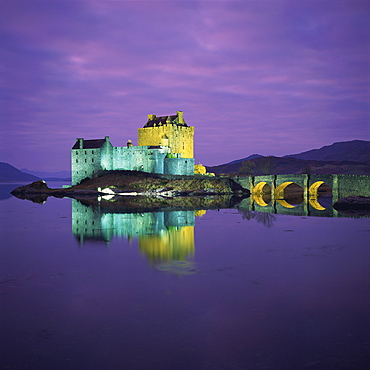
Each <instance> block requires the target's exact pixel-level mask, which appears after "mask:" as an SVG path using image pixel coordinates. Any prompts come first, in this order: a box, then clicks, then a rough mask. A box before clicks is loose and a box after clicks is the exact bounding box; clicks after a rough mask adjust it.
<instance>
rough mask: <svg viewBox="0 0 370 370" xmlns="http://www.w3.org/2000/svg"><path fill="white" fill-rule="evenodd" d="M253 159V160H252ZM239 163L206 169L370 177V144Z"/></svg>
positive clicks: (347, 144)
mask: <svg viewBox="0 0 370 370" xmlns="http://www.w3.org/2000/svg"><path fill="white" fill-rule="evenodd" d="M253 156H254V158H250V157H253ZM253 156H250V157H247V158H250V159H249V160H248V159H247V160H236V161H232V162H229V163H226V164H223V165H219V166H212V167H207V171H208V172H213V173H215V174H221V173H224V174H240V175H243V174H244V175H247V174H248V175H265V174H289V173H290V174H294V173H297V174H299V173H317V174H334V173H336V174H347V175H370V141H363V140H353V141H347V142H341V143H334V144H332V145H329V146H324V147H323V148H321V149H314V150H310V151H307V152H303V153H299V154H292V155H288V156H285V157H282V158H280V157H272V156H269V157H258V155H257V156H256V155H253Z"/></svg>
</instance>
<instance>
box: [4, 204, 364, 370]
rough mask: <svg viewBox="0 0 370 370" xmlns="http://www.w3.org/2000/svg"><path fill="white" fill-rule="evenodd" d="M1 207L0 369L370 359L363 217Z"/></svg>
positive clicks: (277, 365) (359, 364)
mask: <svg viewBox="0 0 370 370" xmlns="http://www.w3.org/2000/svg"><path fill="white" fill-rule="evenodd" d="M74 202H75V201H74ZM0 207H1V208H0V209H1V215H0V217H1V218H0V222H1V224H0V225H1V226H0V227H1V232H2V241H1V262H0V263H1V265H0V267H1V275H0V283H1V284H0V294H1V295H0V297H1V347H0V351H1V364H0V368H1V369H364V368H366V367H367V366H368V364H369V353H370V338H369V332H370V319H369V317H370V316H369V313H370V311H369V309H370V300H369V291H370V290H369V288H370V286H369V281H370V279H369V278H370V273H369V257H370V250H369V243H368V240H369V235H370V233H369V231H370V221H369V218H326V217H320V218H316V217H301V216H285V215H268V214H259V213H246V212H244V213H242V212H240V211H237V210H234V209H230V210H227V209H226V210H220V211H217V210H213V211H207V212H204V211H203V212H202V211H199V212H195V213H194V211H190V213H177V214H175V213H171V212H164V213H156V214H142V215H138V214H136V215H132V214H128V215H119V214H116V215H112V214H104V215H99V214H96V213H93V214H90V215H87V216H82V214H83V212H85V213H86V214H87V213H89V212H90V211H91V210H89V209H88V208H87V211H86V210H85V209H84V208H78V207H79V205H77V208H78V212H81V213H80V214H77V213H76V210H75V211H74V214H72V201H71V200H70V199H54V198H51V199H49V200H48V201H47V202H46V203H45V204H43V205H39V204H35V203H31V202H29V201H22V200H18V199H15V198H9V199H5V200H2V201H0ZM79 220H80V221H81V222H83V223H84V222H85V221H86V227H85V226H81V224H80V223H78V222H77V223H76V221H79ZM88 222H90V224H88ZM96 222H97V223H98V225H96Z"/></svg>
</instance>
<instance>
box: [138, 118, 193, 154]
mask: <svg viewBox="0 0 370 370" xmlns="http://www.w3.org/2000/svg"><path fill="white" fill-rule="evenodd" d="M162 140H165V141H166V143H167V142H168V144H167V145H168V146H169V147H170V148H171V152H172V153H181V154H182V157H183V158H194V127H192V126H177V125H174V124H166V125H162V126H157V127H144V128H139V129H138V145H139V146H143V145H148V146H150V145H161V144H162V143H163V141H162ZM167 140H168V141H167Z"/></svg>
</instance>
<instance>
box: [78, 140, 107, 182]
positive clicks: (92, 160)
mask: <svg viewBox="0 0 370 370" xmlns="http://www.w3.org/2000/svg"><path fill="white" fill-rule="evenodd" d="M112 149H113V147H112V144H111V143H110V142H109V141H106V142H105V144H104V145H103V146H102V147H101V148H89V149H83V148H82V149H72V153H71V163H72V185H76V184H78V183H79V182H80V181H81V180H83V179H85V178H86V177H90V178H91V177H92V176H94V174H95V173H97V172H98V171H100V170H111V169H113V167H112Z"/></svg>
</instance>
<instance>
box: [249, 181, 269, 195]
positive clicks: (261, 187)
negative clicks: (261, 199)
mask: <svg viewBox="0 0 370 370" xmlns="http://www.w3.org/2000/svg"><path fill="white" fill-rule="evenodd" d="M253 193H255V194H268V193H271V186H270V185H269V184H268V183H267V182H266V181H261V182H259V183H258V184H257V185H256V186H255V187H254V188H253Z"/></svg>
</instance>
